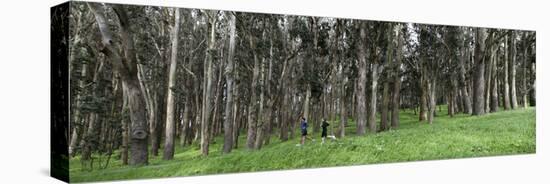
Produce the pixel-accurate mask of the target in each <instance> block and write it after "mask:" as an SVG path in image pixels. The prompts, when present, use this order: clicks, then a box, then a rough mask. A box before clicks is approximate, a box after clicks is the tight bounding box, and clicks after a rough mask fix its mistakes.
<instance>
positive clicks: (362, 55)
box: [357, 22, 367, 135]
mask: <svg viewBox="0 0 550 184" xmlns="http://www.w3.org/2000/svg"><path fill="white" fill-rule="evenodd" d="M359 29H360V30H359V31H360V37H359V40H358V41H357V43H358V44H357V46H358V49H359V51H358V52H357V57H358V59H359V66H358V67H359V79H358V81H357V83H358V84H357V93H358V94H357V135H363V134H365V126H366V124H367V123H366V121H367V117H366V114H367V109H366V106H365V105H366V104H365V103H366V101H367V100H366V99H365V95H366V86H365V85H366V83H367V54H366V48H365V47H366V44H365V42H366V39H367V33H366V23H365V22H361V23H360V25H359Z"/></svg>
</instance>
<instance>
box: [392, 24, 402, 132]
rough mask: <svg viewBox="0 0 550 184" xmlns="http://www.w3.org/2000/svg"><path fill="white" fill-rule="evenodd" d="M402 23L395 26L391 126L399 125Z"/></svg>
mask: <svg viewBox="0 0 550 184" xmlns="http://www.w3.org/2000/svg"><path fill="white" fill-rule="evenodd" d="M401 28H402V24H401V23H398V24H396V26H395V32H396V33H395V35H396V37H395V39H396V41H397V53H396V58H395V65H394V68H393V76H392V77H393V93H392V100H391V101H392V105H391V108H392V110H391V126H392V128H397V127H399V106H400V104H401V103H400V94H399V93H400V91H401V76H400V73H401V63H402V60H403V36H402V35H401Z"/></svg>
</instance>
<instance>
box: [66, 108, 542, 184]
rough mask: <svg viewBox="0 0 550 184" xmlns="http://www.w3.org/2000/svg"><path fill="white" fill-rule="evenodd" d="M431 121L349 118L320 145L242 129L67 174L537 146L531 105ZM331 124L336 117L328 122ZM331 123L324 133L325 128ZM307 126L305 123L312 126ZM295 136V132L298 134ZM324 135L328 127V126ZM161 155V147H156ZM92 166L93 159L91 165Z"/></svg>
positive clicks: (113, 174)
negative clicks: (258, 141)
mask: <svg viewBox="0 0 550 184" xmlns="http://www.w3.org/2000/svg"><path fill="white" fill-rule="evenodd" d="M437 114H438V116H437V117H436V118H435V120H434V123H433V124H432V125H428V124H426V123H425V122H421V123H419V122H418V117H417V115H414V114H413V112H412V111H410V110H407V111H401V113H400V118H401V119H400V120H401V126H400V127H399V128H398V129H393V130H389V131H385V132H380V133H376V134H371V133H367V134H366V135H364V136H355V122H353V121H352V120H350V122H349V123H348V126H347V127H346V137H345V138H343V139H338V140H337V141H331V140H327V142H326V143H325V144H321V139H320V132H315V133H314V134H313V137H312V138H313V139H314V140H315V141H314V142H312V141H310V140H308V141H307V142H306V144H305V145H304V146H300V147H298V146H296V144H297V143H299V137H297V136H295V137H294V138H293V139H290V140H289V141H286V142H281V141H280V140H279V139H278V136H276V135H274V136H273V138H271V143H270V144H269V145H267V146H264V147H263V148H262V149H261V150H259V151H248V150H247V149H246V148H245V147H244V145H245V142H246V140H245V139H246V136H245V135H244V134H241V136H240V140H239V148H238V149H234V150H233V151H232V152H231V153H230V154H221V149H222V147H223V137H216V138H215V143H213V144H211V145H210V154H209V155H208V156H207V157H203V156H201V155H200V148H199V145H196V144H194V145H190V146H186V147H181V146H176V153H175V156H174V160H170V161H165V160H162V155H159V156H157V157H150V159H149V165H147V166H141V167H131V166H122V165H121V162H120V160H119V159H116V157H117V155H118V154H119V153H118V152H117V153H115V154H113V158H112V159H111V163H110V164H109V166H108V167H107V168H106V169H99V168H97V166H94V170H92V171H84V170H82V166H81V162H80V160H79V159H80V157H79V156H77V157H75V158H72V159H71V160H70V181H71V182H89V181H105V180H122V179H143V178H156V177H174V176H192V175H204V174H219V173H236V172H251V171H267V170H281V169H298V168H316V167H330V166H347V165H363V164H373V163H389V162H404V161H417V160H437V159H450V158H467V157H480V156H496V155H509V154H528V153H535V151H536V148H535V147H536V141H535V108H534V107H530V108H527V109H519V110H514V111H500V112H496V113H490V114H487V115H484V116H479V117H475V116H469V115H465V114H459V115H456V116H455V117H453V118H450V117H449V116H447V115H446V114H447V111H446V110H445V108H443V110H441V111H439V112H437ZM329 123H330V124H331V127H332V128H334V130H336V127H335V126H336V125H337V123H335V122H334V123H331V122H329ZM331 127H329V132H330V128H331ZM310 131H311V130H310ZM296 135H297V134H296ZM329 135H330V133H329ZM159 152H160V153H161V154H162V148H161V149H160V151H159ZM96 165H97V164H96Z"/></svg>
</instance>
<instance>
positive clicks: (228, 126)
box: [223, 13, 236, 153]
mask: <svg viewBox="0 0 550 184" xmlns="http://www.w3.org/2000/svg"><path fill="white" fill-rule="evenodd" d="M229 19H230V20H229V21H230V22H229V26H230V31H229V53H228V57H227V66H226V68H225V77H226V78H225V79H226V84H225V85H226V100H225V120H224V122H223V132H224V143H223V153H229V152H231V149H232V148H233V135H232V134H233V117H232V116H231V115H232V114H233V111H232V110H233V80H234V78H235V77H234V73H233V67H234V66H233V65H234V61H233V57H234V55H235V28H236V17H235V15H234V14H233V13H230V15H229Z"/></svg>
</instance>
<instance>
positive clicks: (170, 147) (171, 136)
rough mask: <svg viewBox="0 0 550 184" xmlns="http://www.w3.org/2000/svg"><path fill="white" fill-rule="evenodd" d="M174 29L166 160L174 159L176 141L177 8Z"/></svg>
mask: <svg viewBox="0 0 550 184" xmlns="http://www.w3.org/2000/svg"><path fill="white" fill-rule="evenodd" d="M175 9H176V10H175V12H174V19H175V21H174V27H173V29H172V53H171V55H170V72H169V73H168V89H167V90H166V91H167V92H168V94H167V96H168V97H167V99H166V132H165V136H166V137H165V139H164V154H163V156H162V158H163V159H164V160H172V159H174V141H175V139H176V135H175V134H176V121H175V117H174V114H175V102H174V101H175V99H174V95H175V94H174V91H173V88H174V87H175V85H176V65H177V61H178V60H177V59H178V58H177V57H178V32H179V27H180V9H179V8H175Z"/></svg>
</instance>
